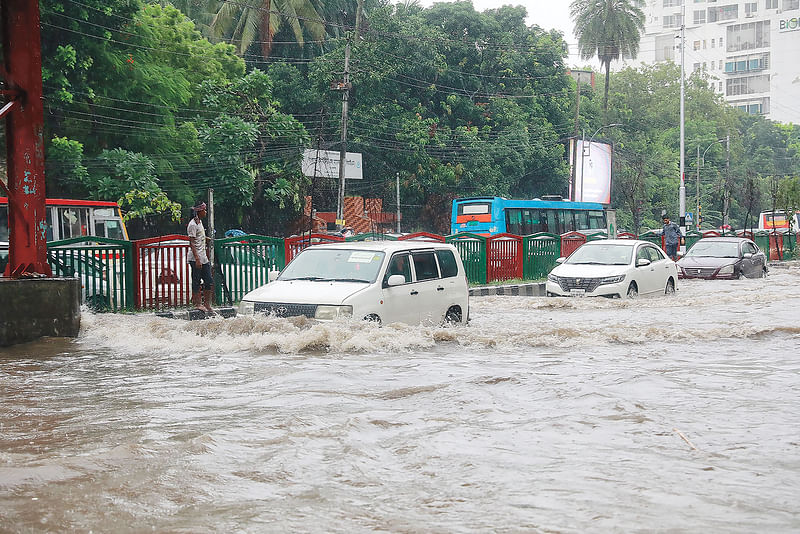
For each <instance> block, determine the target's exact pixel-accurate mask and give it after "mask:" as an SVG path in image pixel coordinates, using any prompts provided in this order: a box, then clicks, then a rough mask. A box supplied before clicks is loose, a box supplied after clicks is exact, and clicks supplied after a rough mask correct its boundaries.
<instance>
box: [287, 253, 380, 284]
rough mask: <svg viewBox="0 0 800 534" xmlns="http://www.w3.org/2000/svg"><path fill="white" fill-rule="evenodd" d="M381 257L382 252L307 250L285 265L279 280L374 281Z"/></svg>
mask: <svg viewBox="0 0 800 534" xmlns="http://www.w3.org/2000/svg"><path fill="white" fill-rule="evenodd" d="M384 256H385V254H384V253H383V252H381V251H372V250H358V249H349V248H348V249H345V248H337V249H329V248H316V247H310V248H307V249H305V250H304V251H303V252H301V253H300V254H299V255H298V256H297V257H296V258H295V259H294V260H293V261H292V262H291V263H290V264H289V265H287V266H286V268H285V269H284V270H283V272H281V274H280V276H279V277H278V280H284V281H285V280H312V281H330V280H338V281H344V282H374V281H375V280H376V279H377V277H378V271H380V268H381V265H382V264H383V258H384Z"/></svg>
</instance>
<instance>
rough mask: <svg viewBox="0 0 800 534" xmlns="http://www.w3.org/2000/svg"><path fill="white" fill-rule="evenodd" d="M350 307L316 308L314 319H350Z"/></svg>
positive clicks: (351, 309) (351, 313)
mask: <svg viewBox="0 0 800 534" xmlns="http://www.w3.org/2000/svg"><path fill="white" fill-rule="evenodd" d="M352 316H353V307H352V306H317V312H316V313H315V314H314V318H315V319H336V318H337V317H352Z"/></svg>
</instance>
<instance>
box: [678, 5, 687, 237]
mask: <svg viewBox="0 0 800 534" xmlns="http://www.w3.org/2000/svg"><path fill="white" fill-rule="evenodd" d="M681 4H682V7H681V169H680V173H681V182H680V189H679V196H680V198H679V201H678V209H679V211H680V227H681V232H682V233H683V234H684V235H685V234H686V181H685V176H684V172H685V171H684V168H685V162H684V160H685V155H684V150H685V142H684V118H685V110H684V107H685V106H684V97H685V92H686V90H685V88H684V87H685V85H686V83H685V77H686V70H685V63H686V61H685V59H686V54H685V50H686V3H685V2H681Z"/></svg>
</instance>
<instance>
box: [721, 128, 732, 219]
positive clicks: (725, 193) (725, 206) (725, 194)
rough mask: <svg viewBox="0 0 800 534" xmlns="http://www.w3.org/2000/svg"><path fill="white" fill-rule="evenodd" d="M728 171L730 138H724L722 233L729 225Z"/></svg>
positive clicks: (729, 192) (729, 196)
mask: <svg viewBox="0 0 800 534" xmlns="http://www.w3.org/2000/svg"><path fill="white" fill-rule="evenodd" d="M730 171H731V136H730V135H726V136H725V187H724V188H723V190H722V231H723V232H724V231H725V229H726V227H727V226H728V225H729V224H730V223H729V222H728V210H730V207H731V206H730V203H731V191H730V185H731V182H730V179H731V176H730Z"/></svg>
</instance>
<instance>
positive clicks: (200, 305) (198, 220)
mask: <svg viewBox="0 0 800 534" xmlns="http://www.w3.org/2000/svg"><path fill="white" fill-rule="evenodd" d="M193 211H194V217H192V220H191V221H189V225H188V226H187V227H186V234H187V235H188V236H189V247H190V250H189V256H188V259H189V267H190V268H191V271H192V304H194V307H195V308H197V309H198V310H202V311H204V312H212V313H213V311H214V310H212V309H211V294H212V292H213V290H214V277H213V276H211V262H210V261H208V253H207V252H206V229H205V227H204V226H203V217H205V216H206V203H205V202H202V201H199V202H198V203H197V205H196V206H195V207H194V208H193ZM201 282H202V292H201ZM204 302H205V304H204Z"/></svg>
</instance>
